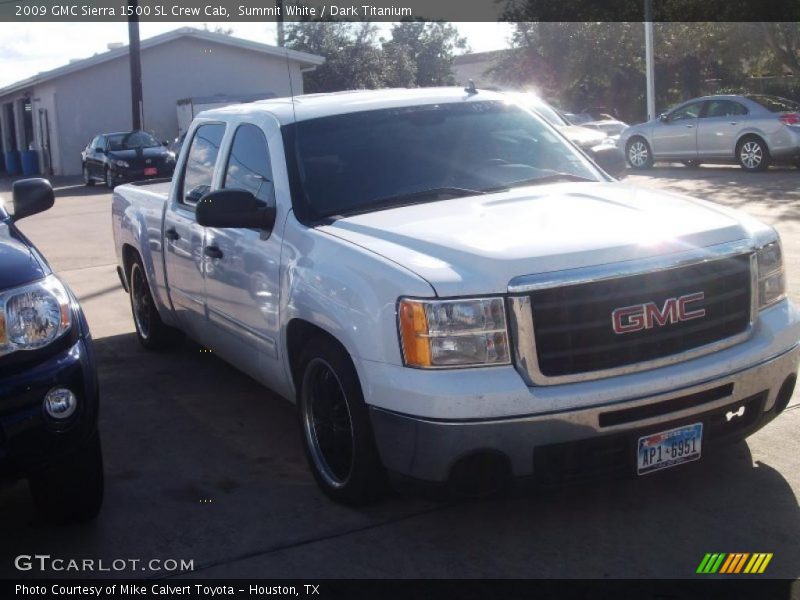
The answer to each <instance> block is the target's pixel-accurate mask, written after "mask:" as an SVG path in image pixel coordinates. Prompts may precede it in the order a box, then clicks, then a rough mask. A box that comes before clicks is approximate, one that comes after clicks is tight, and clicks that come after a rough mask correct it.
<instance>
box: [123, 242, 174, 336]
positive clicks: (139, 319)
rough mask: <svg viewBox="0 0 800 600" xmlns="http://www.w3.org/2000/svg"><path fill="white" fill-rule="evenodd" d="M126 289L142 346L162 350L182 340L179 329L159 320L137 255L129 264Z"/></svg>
mask: <svg viewBox="0 0 800 600" xmlns="http://www.w3.org/2000/svg"><path fill="white" fill-rule="evenodd" d="M128 289H129V291H130V293H129V295H130V300H131V311H132V312H133V323H134V325H135V326H136V336H137V337H138V338H139V342H141V344H142V346H144V347H145V348H147V349H148V350H162V349H164V348H171V347H173V346H176V345H177V344H178V343H180V342H181V340H183V334H182V333H181V332H180V331H178V330H177V329H173V328H172V327H169V326H167V325H165V324H164V322H163V321H162V320H161V317H160V316H159V314H158V309H157V308H156V304H155V302H154V301H153V294H152V293H151V292H150V285H149V284H148V283H147V277H146V276H145V273H144V266H143V265H142V261H141V259H140V258H139V257H138V256H137V257H136V259H135V260H134V261H133V264H131V270H130V276H129V277H128Z"/></svg>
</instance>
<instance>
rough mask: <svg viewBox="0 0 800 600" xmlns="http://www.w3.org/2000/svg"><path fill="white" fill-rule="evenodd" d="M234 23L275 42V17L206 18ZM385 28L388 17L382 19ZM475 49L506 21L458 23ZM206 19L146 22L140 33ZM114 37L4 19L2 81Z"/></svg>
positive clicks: (103, 31) (118, 28)
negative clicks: (255, 19)
mask: <svg viewBox="0 0 800 600" xmlns="http://www.w3.org/2000/svg"><path fill="white" fill-rule="evenodd" d="M216 25H220V26H222V27H225V28H228V27H231V28H233V35H235V36H237V37H241V38H245V39H248V40H253V41H257V42H261V43H265V44H274V43H275V24H274V23H252V22H250V23H235V22H225V23H208V27H209V29H213V28H214V27H215V26H216ZM379 25H380V26H381V27H382V28H384V29H385V30H386V31H387V36H388V29H389V27H390V26H391V24H390V23H380V24H379ZM455 25H456V26H457V27H458V29H459V31H460V32H461V35H463V36H465V37H466V38H467V42H468V44H469V46H470V50H471V51H472V52H484V51H487V50H498V49H500V48H505V47H507V45H508V37H509V35H510V33H511V25H509V24H508V23H455ZM186 26H190V27H198V28H201V27H203V24H202V23H142V24H141V25H140V36H141V38H142V39H146V38H148V37H152V36H154V35H158V34H161V33H164V32H166V31H170V30H172V29H177V28H179V27H186ZM113 42H123V43H125V44H127V43H128V25H127V23H124V22H123V23H35V24H33V23H0V87H3V86H6V85H9V84H12V83H15V82H17V81H20V80H22V79H26V78H28V77H31V76H32V75H36V74H37V73H40V72H42V71H47V70H50V69H54V68H56V67H60V66H63V65H65V64H67V63H68V62H69V60H70V59H76V58H87V57H89V56H92V55H93V54H95V53H100V52H105V51H106V50H107V45H108V44H109V43H113Z"/></svg>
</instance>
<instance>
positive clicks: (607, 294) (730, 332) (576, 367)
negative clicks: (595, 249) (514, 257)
mask: <svg viewBox="0 0 800 600" xmlns="http://www.w3.org/2000/svg"><path fill="white" fill-rule="evenodd" d="M750 286H751V283H750V255H748V254H744V255H740V256H734V257H730V258H724V259H718V260H712V261H708V262H702V263H698V264H693V265H689V266H683V267H678V268H674V269H667V270H662V271H655V272H652V273H644V274H639V275H632V276H629V277H621V278H618V279H610V280H603V281H595V282H590V283H582V284H576V285H568V286H562V287H556V288H547V289H542V290H536V291H534V292H532V293H531V294H530V300H531V311H532V317H533V327H534V335H535V340H536V354H537V358H538V363H539V371H540V372H541V373H542V375H545V376H547V377H556V376H564V375H575V374H581V373H587V372H591V371H601V370H605V369H613V368H617V367H622V366H625V365H629V364H634V363H640V362H644V361H648V360H654V359H658V358H662V357H666V356H669V355H671V354H677V353H679V352H684V351H687V350H691V349H693V348H697V347H700V346H704V345H706V344H710V343H713V342H717V341H719V340H724V339H725V338H729V337H732V336H734V335H736V334H738V333H742V332H743V331H745V330H746V329H747V327H748V325H749V323H750ZM699 292H702V293H703V296H704V297H703V299H701V300H697V301H693V302H692V303H691V309H692V311H699V310H701V309H702V310H705V315H704V316H703V317H701V318H694V319H690V320H685V321H675V320H673V322H667V323H665V324H663V325H660V324H658V323H654V324H653V326H652V327H651V328H644V329H641V330H639V331H633V332H627V333H615V332H614V328H613V321H612V313H613V311H614V310H616V309H618V308H622V307H631V306H637V305H645V304H648V303H652V305H654V306H655V307H657V308H658V309H659V310H660V309H662V308H663V307H664V306H665V303H666V302H667V300H668V299H671V298H680V297H682V296H686V295H688V294H696V293H699Z"/></svg>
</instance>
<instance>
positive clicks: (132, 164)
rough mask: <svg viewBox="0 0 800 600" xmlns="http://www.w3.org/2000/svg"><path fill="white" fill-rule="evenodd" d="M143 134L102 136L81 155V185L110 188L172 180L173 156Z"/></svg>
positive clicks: (153, 139)
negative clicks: (82, 183)
mask: <svg viewBox="0 0 800 600" xmlns="http://www.w3.org/2000/svg"><path fill="white" fill-rule="evenodd" d="M165 146H167V142H159V141H158V140H157V139H156V138H154V137H153V136H152V135H150V134H149V133H147V132H146V131H128V132H123V133H103V134H100V135H98V136H96V137H95V138H94V139H93V140H92V141H91V142H89V144H88V145H87V146H86V148H84V150H83V152H81V164H82V168H83V182H84V183H85V184H86V185H94V184H95V182H96V181H99V182H101V183H105V185H106V187H108V188H109V189H113V188H114V186H115V185H118V184H120V183H124V182H127V181H141V180H144V179H156V178H163V177H172V173H173V172H174V171H175V153H173V152H171V151H169V150H167V148H166V147H165Z"/></svg>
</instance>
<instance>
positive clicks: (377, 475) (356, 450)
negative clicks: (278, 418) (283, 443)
mask: <svg viewBox="0 0 800 600" xmlns="http://www.w3.org/2000/svg"><path fill="white" fill-rule="evenodd" d="M298 378H299V385H298V402H297V405H298V414H299V418H300V425H301V428H302V430H303V447H304V449H305V453H306V458H307V459H308V464H309V466H310V467H311V471H312V473H313V475H314V479H315V480H316V481H317V484H318V485H319V487H320V488H321V489H322V491H323V492H324V493H325V494H327V495H328V496H329V497H330V498H332V499H333V500H335V501H336V502H340V503H342V504H348V505H362V504H367V503H369V502H373V501H375V500H377V499H378V498H379V497H380V496H381V494H382V493H383V491H384V490H385V487H386V483H385V482H386V478H385V473H384V469H383V465H382V464H381V461H380V458H379V456H378V450H377V447H376V445H375V439H374V436H373V433H372V425H371V423H370V419H369V413H368V410H367V406H366V404H365V403H364V396H363V394H362V393H361V384H360V383H359V380H358V375H357V373H356V370H355V367H354V366H353V363H352V361H351V360H350V356H349V355H348V354H347V352H346V351H345V350H344V349H343V348H342V347H341V346H339V344H337V343H336V342H334V341H333V340H331V339H330V338H327V337H324V336H320V337H317V338H314V339H312V340H310V341H309V342H308V343H307V344H306V346H305V348H304V349H303V350H302V352H301V355H300V357H299V360H298Z"/></svg>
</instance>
